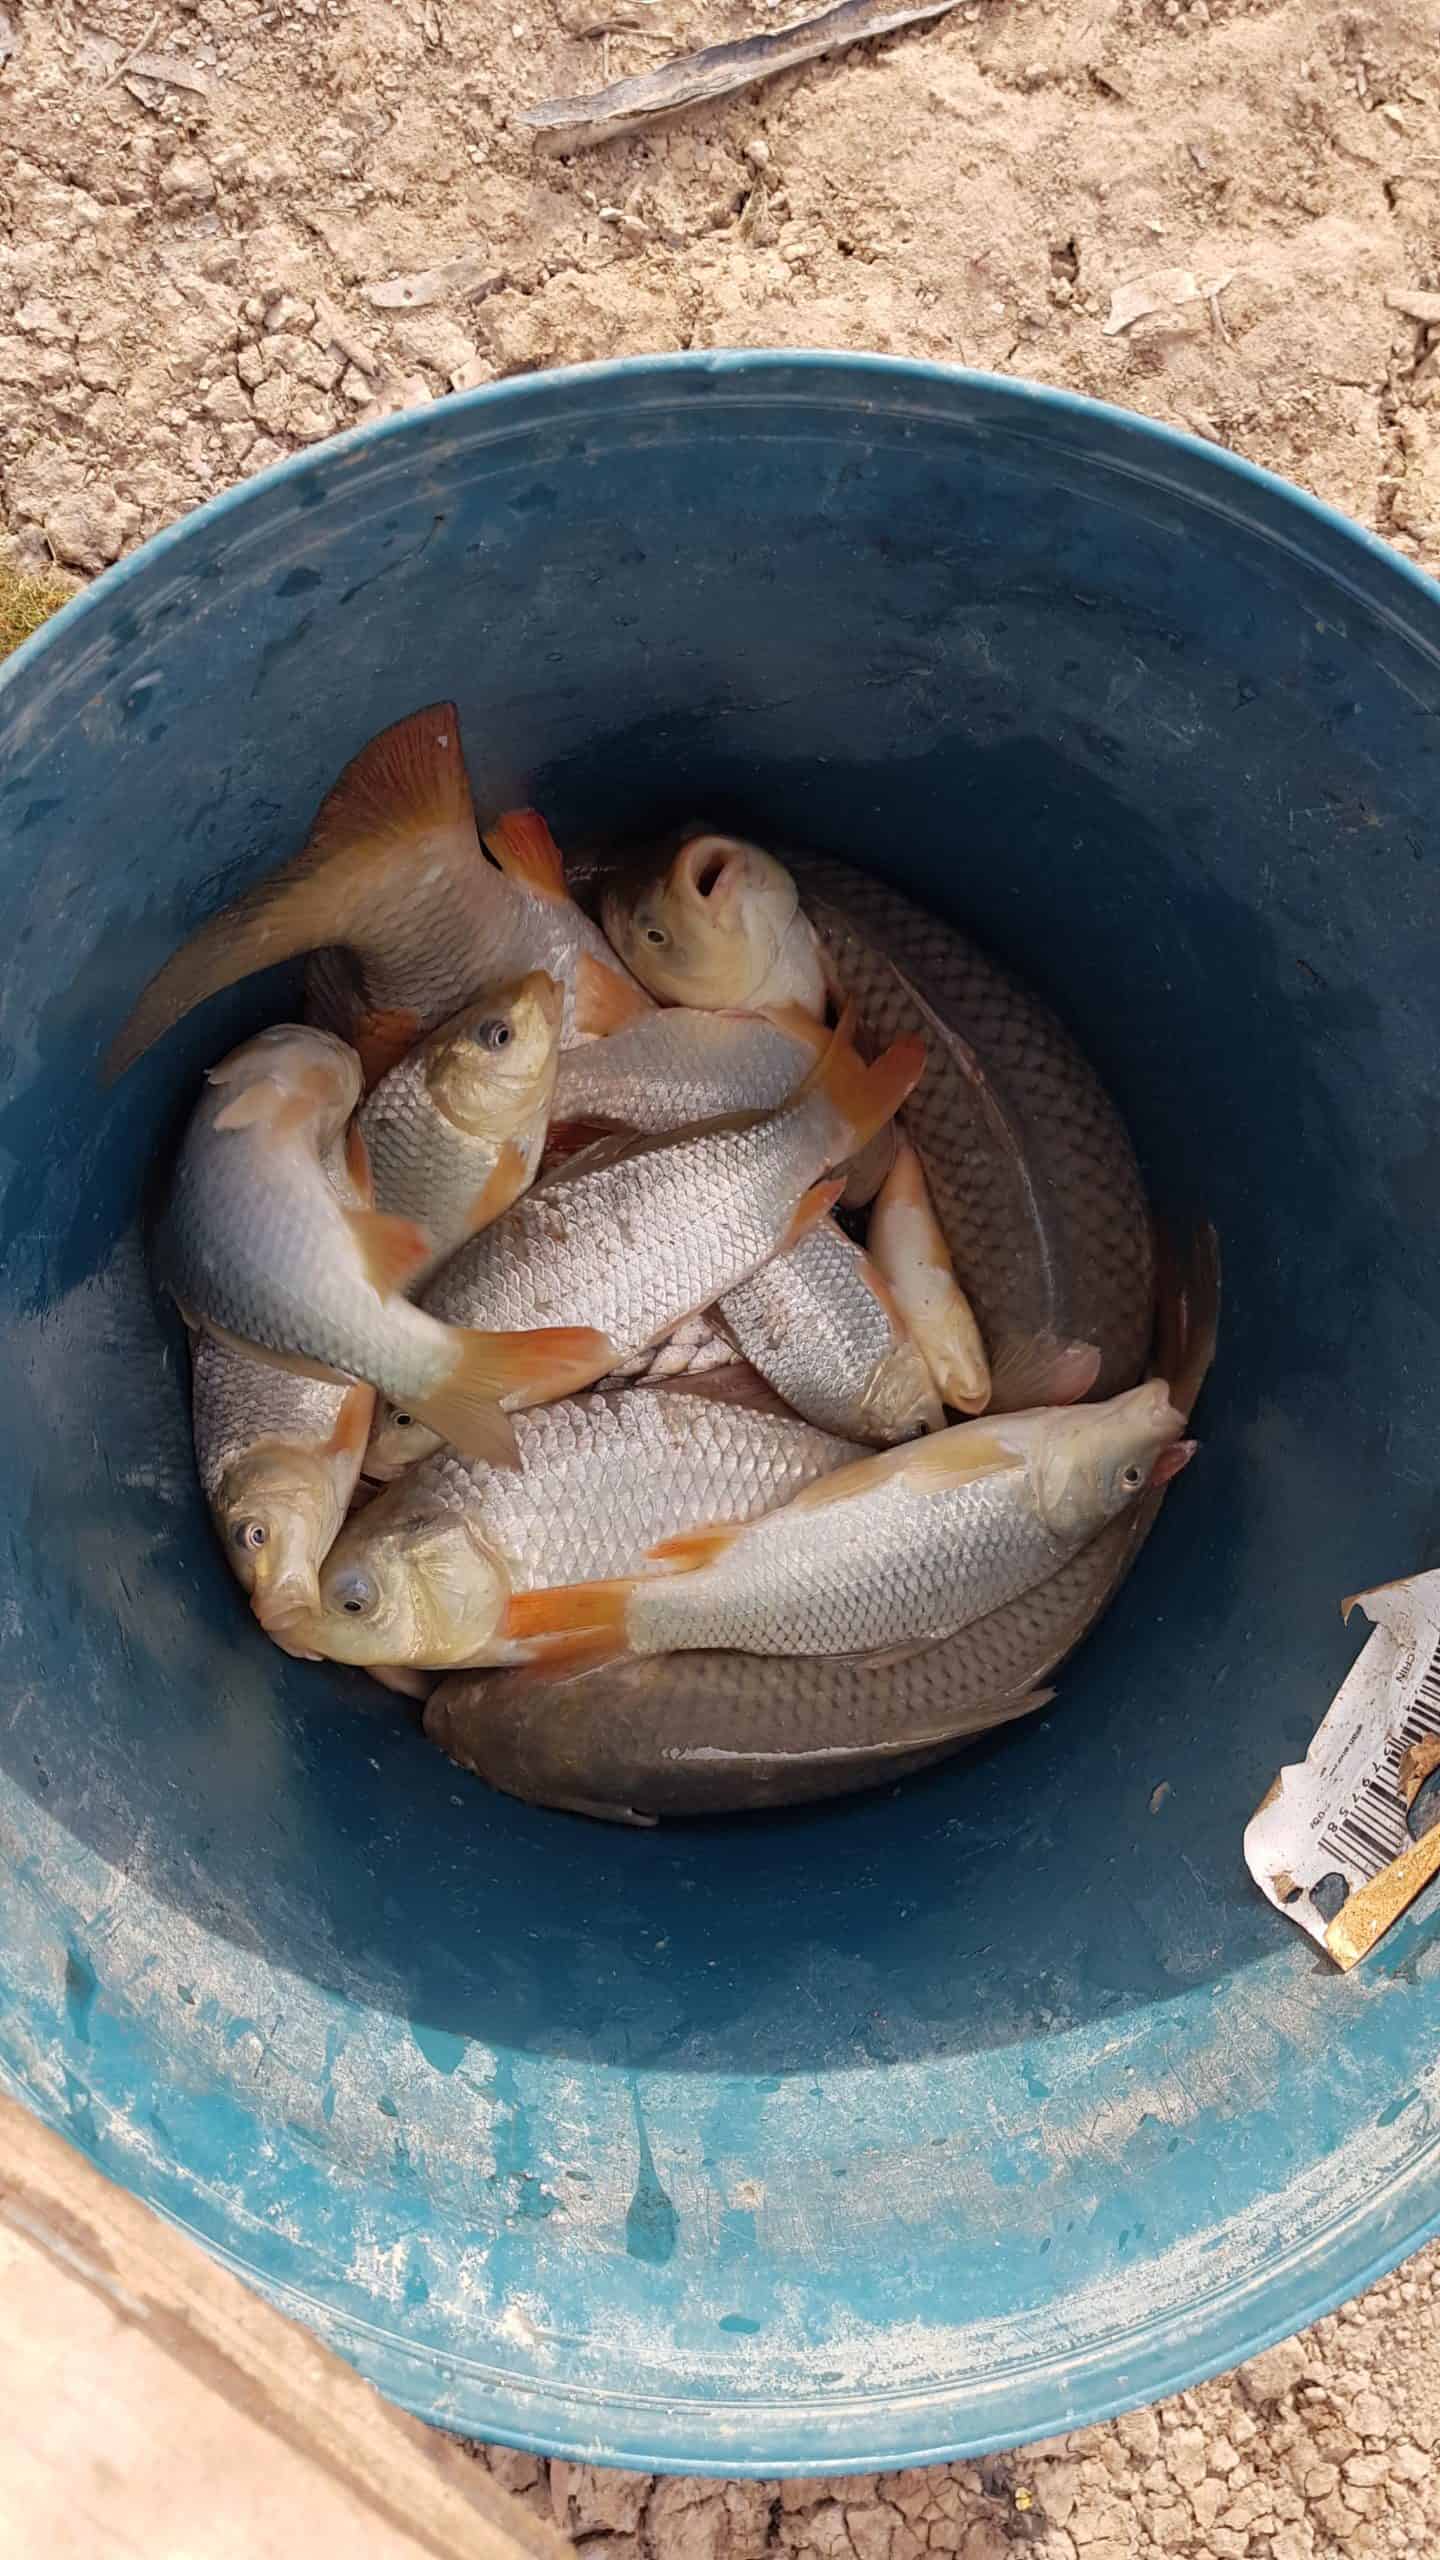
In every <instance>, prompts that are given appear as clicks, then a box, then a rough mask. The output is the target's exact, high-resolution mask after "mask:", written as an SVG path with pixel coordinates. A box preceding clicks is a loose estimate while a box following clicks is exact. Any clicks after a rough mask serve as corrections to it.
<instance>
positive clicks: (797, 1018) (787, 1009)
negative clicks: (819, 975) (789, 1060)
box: [758, 1004, 834, 1065]
mask: <svg viewBox="0 0 1440 2560" xmlns="http://www.w3.org/2000/svg"><path fill="white" fill-rule="evenodd" d="M758 1013H759V1018H760V1019H761V1021H763V1022H771V1023H773V1024H774V1026H775V1029H776V1030H777V1031H783V1032H784V1034H785V1036H786V1038H787V1040H794V1041H796V1042H798V1044H799V1045H800V1046H801V1047H802V1048H804V1049H807V1050H808V1051H809V1054H810V1057H811V1059H812V1061H813V1062H814V1063H815V1064H816V1065H818V1064H819V1061H820V1060H821V1059H822V1058H823V1057H824V1055H825V1052H826V1050H827V1049H828V1048H829V1046H830V1043H831V1040H832V1039H833V1037H834V1034H833V1032H832V1031H831V1030H830V1028H829V1026H828V1024H826V1023H823V1022H817V1021H816V1019H815V1016H814V1014H813V1013H807V1012H806V1010H805V1007H804V1006H803V1004H762V1005H761V1006H759V1007H758Z"/></svg>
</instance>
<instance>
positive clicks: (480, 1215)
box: [466, 1138, 530, 1236]
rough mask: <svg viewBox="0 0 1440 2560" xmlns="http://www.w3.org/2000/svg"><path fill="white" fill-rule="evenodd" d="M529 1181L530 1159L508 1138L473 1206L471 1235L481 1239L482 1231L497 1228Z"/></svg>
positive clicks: (517, 1144) (470, 1219) (472, 1203)
mask: <svg viewBox="0 0 1440 2560" xmlns="http://www.w3.org/2000/svg"><path fill="white" fill-rule="evenodd" d="M529 1180H530V1159H529V1155H528V1154H527V1152H526V1150H525V1148H524V1147H522V1146H521V1145H520V1144H519V1142H518V1141H517V1140H516V1139H514V1138H506V1139H505V1140H504V1141H503V1142H502V1144H501V1148H500V1152H499V1154H498V1156H497V1157H496V1159H495V1162H494V1164H493V1165H492V1166H491V1168H490V1173H489V1176H488V1178H487V1179H486V1181H485V1182H484V1183H483V1184H482V1185H481V1187H480V1189H479V1190H478V1191H477V1192H476V1194H475V1197H474V1199H473V1201H472V1202H471V1204H470V1216H469V1220H468V1222H467V1225H466V1233H467V1235H472V1236H478V1235H479V1234H480V1232H481V1230H482V1228H485V1227H488V1226H491V1225H493V1223H494V1221H495V1220H496V1219H497V1218H498V1217H499V1215H500V1213H501V1211H502V1209H508V1208H510V1206H511V1205H512V1203H513V1202H514V1201H516V1200H518V1199H519V1197H520V1194H521V1192H522V1191H523V1190H525V1188H526V1186H527V1184H528V1182H529Z"/></svg>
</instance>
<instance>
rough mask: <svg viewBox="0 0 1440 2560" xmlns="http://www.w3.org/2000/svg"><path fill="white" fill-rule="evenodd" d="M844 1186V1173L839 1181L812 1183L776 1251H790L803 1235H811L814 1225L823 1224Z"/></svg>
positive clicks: (798, 1203) (795, 1208)
mask: <svg viewBox="0 0 1440 2560" xmlns="http://www.w3.org/2000/svg"><path fill="white" fill-rule="evenodd" d="M844 1188H845V1182H844V1177H843V1175H842V1176H841V1178H840V1179H839V1180H838V1181H833V1182H815V1183H812V1184H811V1186H810V1189H809V1190H808V1191H806V1192H802V1194H801V1196H800V1198H799V1199H798V1200H797V1201H796V1203H795V1207H794V1209H793V1210H792V1212H791V1216H790V1224H789V1225H788V1227H787V1228H786V1230H785V1233H784V1235H783V1236H782V1237H781V1239H780V1242H779V1244H778V1246H777V1247H776V1251H777V1252H779V1253H788V1252H789V1251H790V1249H791V1246H792V1245H797V1244H798V1243H799V1242H800V1239H801V1237H802V1236H808V1235H809V1233H810V1230H811V1228H812V1227H818V1226H819V1225H821V1223H822V1222H823V1220H825V1219H826V1218H828V1217H829V1215H830V1212H831V1210H832V1209H833V1208H834V1206H835V1203H836V1201H837V1200H838V1199H839V1197H840V1194H841V1192H842V1191H843V1190H844Z"/></svg>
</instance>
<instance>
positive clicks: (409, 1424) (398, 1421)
mask: <svg viewBox="0 0 1440 2560" xmlns="http://www.w3.org/2000/svg"><path fill="white" fill-rule="evenodd" d="M390 1419H391V1421H392V1422H393V1423H394V1425H395V1428H396V1430H397V1431H409V1430H411V1429H412V1428H413V1426H414V1421H415V1416H414V1414H413V1413H392V1414H391V1416H390Z"/></svg>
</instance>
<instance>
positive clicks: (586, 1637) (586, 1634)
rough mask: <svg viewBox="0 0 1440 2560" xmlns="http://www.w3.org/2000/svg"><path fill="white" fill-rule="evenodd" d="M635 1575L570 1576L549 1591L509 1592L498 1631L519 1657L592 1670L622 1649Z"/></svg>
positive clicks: (550, 1669)
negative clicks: (609, 1579) (602, 1578)
mask: <svg viewBox="0 0 1440 2560" xmlns="http://www.w3.org/2000/svg"><path fill="white" fill-rule="evenodd" d="M635 1584H636V1577H635V1576H634V1575H633V1574H630V1575H626V1576H625V1577H624V1578H623V1579H622V1580H620V1581H616V1582H575V1583H569V1584H566V1585H564V1586H563V1587H561V1588H558V1589H556V1590H552V1591H521V1592H516V1593H514V1594H513V1595H512V1597H511V1599H510V1601H509V1602H508V1604H507V1606H506V1610H505V1615H504V1618H503V1619H502V1621H501V1626H500V1634H501V1637H502V1638H503V1639H504V1640H505V1641H506V1642H507V1644H508V1645H510V1646H513V1647H514V1649H515V1654H516V1656H517V1657H518V1658H519V1659H520V1660H521V1661H524V1662H529V1663H533V1664H535V1665H536V1666H537V1667H543V1668H544V1670H545V1672H546V1674H547V1676H553V1675H554V1674H555V1673H557V1672H559V1673H561V1674H562V1675H563V1674H566V1673H568V1674H572V1675H573V1674H575V1673H577V1672H580V1671H593V1670H596V1669H598V1668H599V1666H600V1664H601V1663H605V1662H615V1661H617V1660H618V1659H619V1657H620V1656H621V1655H622V1654H624V1653H628V1652H629V1650H630V1641H629V1633H628V1619H629V1608H630V1599H631V1595H632V1593H633V1592H634V1590H635Z"/></svg>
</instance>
